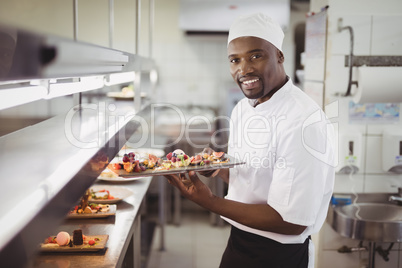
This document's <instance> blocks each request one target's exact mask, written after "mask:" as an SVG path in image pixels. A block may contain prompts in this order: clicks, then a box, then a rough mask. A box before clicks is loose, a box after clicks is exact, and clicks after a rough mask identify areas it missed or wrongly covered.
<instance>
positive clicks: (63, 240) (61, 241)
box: [56, 232, 70, 246]
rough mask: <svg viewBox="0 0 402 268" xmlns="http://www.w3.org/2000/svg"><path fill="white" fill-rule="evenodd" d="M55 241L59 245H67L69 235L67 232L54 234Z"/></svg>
mask: <svg viewBox="0 0 402 268" xmlns="http://www.w3.org/2000/svg"><path fill="white" fill-rule="evenodd" d="M56 241H57V244H58V245H59V246H67V245H68V243H70V235H69V234H68V233H67V232H60V233H58V234H57V236H56Z"/></svg>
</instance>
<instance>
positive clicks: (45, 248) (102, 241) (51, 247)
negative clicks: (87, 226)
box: [39, 235, 109, 253]
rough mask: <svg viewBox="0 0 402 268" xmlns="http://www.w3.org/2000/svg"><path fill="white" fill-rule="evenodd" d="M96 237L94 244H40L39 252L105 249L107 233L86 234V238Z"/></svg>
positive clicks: (92, 238) (95, 250)
mask: <svg viewBox="0 0 402 268" xmlns="http://www.w3.org/2000/svg"><path fill="white" fill-rule="evenodd" d="M95 238H98V239H99V241H97V242H96V244H95V245H93V246H90V245H88V244H82V245H72V246H71V247H70V246H59V245H58V244H52V243H50V244H45V243H42V244H40V249H39V250H40V251H41V252H56V253H67V252H97V251H100V250H103V249H105V247H106V242H107V241H108V239H109V235H86V240H88V241H89V240H94V239H95Z"/></svg>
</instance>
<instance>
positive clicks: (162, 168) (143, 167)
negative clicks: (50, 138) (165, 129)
mask: <svg viewBox="0 0 402 268" xmlns="http://www.w3.org/2000/svg"><path fill="white" fill-rule="evenodd" d="M239 164H244V162H240V161H237V160H236V159H234V158H233V157H230V156H229V155H227V154H225V153H224V152H215V151H214V150H212V149H211V148H207V149H204V150H203V151H202V152H201V153H199V154H196V155H194V156H189V155H187V154H186V153H185V152H184V151H183V150H181V149H176V150H174V151H173V152H169V153H168V154H167V155H166V157H163V158H161V157H157V156H155V155H152V154H148V155H147V157H143V156H141V157H137V156H136V154H135V153H134V152H130V153H126V154H124V155H123V157H122V158H121V160H120V159H119V160H118V161H113V163H110V164H109V165H108V169H109V170H112V171H113V172H115V173H116V174H117V175H118V176H120V177H137V176H146V175H159V174H160V175H164V174H174V173H183V172H186V171H190V170H195V171H200V170H214V169H219V168H229V167H232V166H234V165H239Z"/></svg>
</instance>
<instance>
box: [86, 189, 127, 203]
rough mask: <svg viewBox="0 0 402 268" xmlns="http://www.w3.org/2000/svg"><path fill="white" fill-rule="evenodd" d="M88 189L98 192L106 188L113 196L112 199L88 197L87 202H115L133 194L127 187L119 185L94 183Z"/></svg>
mask: <svg viewBox="0 0 402 268" xmlns="http://www.w3.org/2000/svg"><path fill="white" fill-rule="evenodd" d="M89 189H90V190H93V191H94V192H99V191H101V190H108V191H109V193H110V195H112V196H113V197H114V198H113V199H99V198H97V199H93V198H90V199H88V202H89V203H98V204H115V203H118V202H120V201H122V200H123V199H124V198H127V197H129V196H131V195H133V194H134V193H133V192H132V191H131V190H130V189H128V188H126V187H121V186H104V185H102V186H101V185H94V186H91V187H90V188H89Z"/></svg>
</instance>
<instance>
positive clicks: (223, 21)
mask: <svg viewBox="0 0 402 268" xmlns="http://www.w3.org/2000/svg"><path fill="white" fill-rule="evenodd" d="M257 12H261V13H264V14H266V15H269V16H270V17H272V18H273V19H274V20H276V21H277V22H278V23H279V24H280V25H281V27H282V29H283V30H286V29H287V28H288V25H289V17H290V0H242V1H239V0H238V1H230V0H181V2H180V17H179V18H180V21H179V27H180V29H182V30H184V31H186V32H190V33H194V32H195V33H197V32H198V33H211V32H223V33H227V32H228V31H229V28H230V25H231V24H232V22H233V20H234V19H235V18H236V17H238V16H240V15H246V14H252V13H257Z"/></svg>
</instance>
